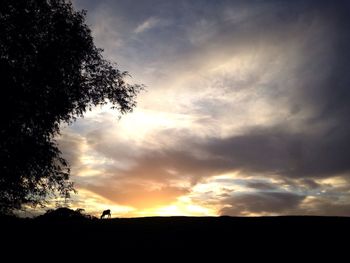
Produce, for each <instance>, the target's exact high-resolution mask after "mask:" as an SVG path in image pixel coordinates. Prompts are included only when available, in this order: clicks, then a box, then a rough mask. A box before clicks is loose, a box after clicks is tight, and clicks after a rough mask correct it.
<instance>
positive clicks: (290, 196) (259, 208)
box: [220, 192, 305, 216]
mask: <svg viewBox="0 0 350 263" xmlns="http://www.w3.org/2000/svg"><path fill="white" fill-rule="evenodd" d="M304 198H305V196H301V195H297V194H294V193H282V192H257V193H244V194H237V195H234V196H232V197H230V198H228V199H226V200H224V202H223V203H224V204H226V205H230V207H224V208H223V209H222V210H221V211H220V214H221V215H231V216H242V215H249V214H252V213H255V214H260V213H278V214H289V213H293V209H297V208H298V206H299V204H300V203H301V202H302V201H303V200H304Z"/></svg>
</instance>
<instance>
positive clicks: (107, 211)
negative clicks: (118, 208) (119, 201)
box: [101, 209, 111, 219]
mask: <svg viewBox="0 0 350 263" xmlns="http://www.w3.org/2000/svg"><path fill="white" fill-rule="evenodd" d="M105 216H107V217H108V218H111V210H109V209H108V210H104V211H103V212H102V215H101V219H102V218H104V217H105Z"/></svg>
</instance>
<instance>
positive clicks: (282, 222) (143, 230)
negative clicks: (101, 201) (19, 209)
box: [0, 216, 350, 262]
mask: <svg viewBox="0 0 350 263" xmlns="http://www.w3.org/2000/svg"><path fill="white" fill-rule="evenodd" d="M0 223H1V224H0V231H1V240H2V245H1V248H2V249H4V251H6V250H7V249H13V248H16V250H17V251H21V250H22V249H23V248H25V249H27V250H29V251H37V250H38V249H39V250H40V251H41V250H50V251H56V253H57V251H61V252H63V251H66V250H72V249H73V251H75V249H77V248H78V247H84V251H83V254H84V253H85V256H86V255H88V254H86V253H90V252H92V250H93V251H95V250H96V249H97V250H98V251H101V250H102V251H111V250H112V251H114V252H113V253H120V252H125V251H134V252H135V253H136V255H137V254H138V253H141V252H140V251H142V249H146V250H147V251H148V253H152V251H153V252H154V253H158V252H163V253H164V252H167V253H168V254H169V253H171V255H172V257H176V256H178V253H182V252H185V251H187V252H189V251H190V252H191V253H192V254H193V252H195V253H199V255H203V253H204V255H205V253H210V252H212V251H218V250H219V251H220V252H219V253H220V254H218V256H220V255H221V256H222V255H230V254H232V256H233V255H238V254H240V256H242V254H244V256H245V257H246V258H250V257H255V256H257V255H260V256H261V257H266V256H268V255H275V254H276V253H277V252H278V253H282V254H283V255H284V257H286V258H285V259H286V260H287V258H290V257H293V256H295V255H296V253H297V255H299V254H300V255H301V254H302V255H306V254H308V255H310V254H311V255H312V254H315V255H316V254H317V255H322V254H324V256H326V255H327V256H331V257H332V258H333V260H332V262H338V260H335V261H334V259H335V257H338V256H340V255H341V254H342V253H344V254H346V253H347V252H348V251H349V238H350V218H347V217H306V216H305V217H303V216H294V217H255V218H254V217H246V218H242V217H148V218H130V219H121V218H116V219H103V220H98V219H95V220H89V219H85V220H81V219H79V220H73V219H72V220H48V219H45V220H40V219H15V218H12V219H11V218H3V219H1V220H0ZM213 249H214V250H213ZM79 253H82V252H81V251H80V252H79ZM138 256H140V255H138ZM347 257H348V256H347ZM342 261H343V260H342ZM241 262H242V261H241ZM244 262H245V261H244ZM281 262H285V260H283V261H281ZM344 262H349V261H347V259H346V260H345V261H344Z"/></svg>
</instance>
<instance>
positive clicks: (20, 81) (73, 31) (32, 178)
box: [0, 0, 142, 212]
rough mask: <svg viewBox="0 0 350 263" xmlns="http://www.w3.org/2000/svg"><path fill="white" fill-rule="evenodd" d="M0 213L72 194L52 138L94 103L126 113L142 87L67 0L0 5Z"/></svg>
mask: <svg viewBox="0 0 350 263" xmlns="http://www.w3.org/2000/svg"><path fill="white" fill-rule="evenodd" d="M0 72H1V75H0V76H1V82H0V83H1V94H2V95H1V97H2V101H3V103H2V104H1V112H2V120H1V127H2V128H1V131H0V212H8V211H12V210H13V209H18V208H21V206H22V205H23V204H32V205H36V204H42V203H43V202H44V200H45V199H46V198H47V196H48V195H50V194H52V193H54V192H58V193H59V194H60V195H62V196H69V193H70V192H71V191H72V190H73V185H72V182H71V181H70V179H69V166H68V164H67V162H66V161H65V160H64V159H63V158H62V157H61V155H60V151H59V149H58V147H57V144H56V141H55V139H54V138H55V136H56V135H57V134H58V133H59V129H60V124H61V123H63V122H65V123H71V122H72V121H74V120H75V118H77V117H79V116H82V115H83V114H84V113H85V112H86V111H87V110H89V109H91V108H92V107H93V106H96V105H103V104H106V103H107V102H110V103H112V105H113V108H115V109H117V110H119V111H120V112H121V113H126V112H130V111H131V110H132V109H133V107H134V106H135V97H136V95H137V93H138V92H139V91H140V89H142V86H141V85H130V84H128V83H126V81H125V77H126V76H127V75H128V73H127V72H122V71H119V70H118V69H117V68H116V66H115V65H114V64H112V63H110V62H109V61H107V60H105V59H104V58H103V56H102V50H101V49H99V48H97V47H96V46H95V45H94V42H93V38H92V36H91V31H90V29H89V27H88V26H87V25H86V23H85V11H75V10H74V9H73V7H72V4H71V3H70V2H67V1H65V0H16V1H13V0H2V1H1V2H0Z"/></svg>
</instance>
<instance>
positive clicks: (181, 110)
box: [60, 0, 350, 215]
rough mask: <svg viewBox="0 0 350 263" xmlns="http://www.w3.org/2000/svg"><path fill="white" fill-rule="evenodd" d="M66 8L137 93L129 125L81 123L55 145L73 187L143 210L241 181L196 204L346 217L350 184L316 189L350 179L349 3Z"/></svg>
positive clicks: (232, 210) (126, 119)
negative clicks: (80, 11)
mask: <svg viewBox="0 0 350 263" xmlns="http://www.w3.org/2000/svg"><path fill="white" fill-rule="evenodd" d="M76 4H79V5H81V6H84V5H86V6H87V9H88V11H89V13H88V14H90V18H89V19H90V20H89V21H90V22H91V23H92V25H93V31H94V34H95V38H96V40H97V41H98V43H99V46H101V47H106V51H107V52H106V53H107V54H108V57H109V58H111V59H115V60H116V61H117V62H119V63H121V64H122V65H123V68H126V69H128V70H130V71H131V73H132V74H133V75H134V76H135V79H137V80H140V82H143V83H145V84H147V85H148V88H147V89H148V92H147V93H145V94H141V96H140V97H139V102H140V103H139V107H138V108H137V109H136V111H135V113H133V114H131V115H128V116H123V118H122V120H121V121H119V122H118V123H115V122H113V121H112V118H111V116H112V115H111V114H110V113H105V114H95V115H91V116H90V117H87V118H85V119H84V121H82V120H81V121H78V123H76V124H74V125H73V127H71V128H70V130H69V132H68V133H67V134H66V136H64V137H63V138H62V140H61V141H60V145H61V147H62V151H63V152H64V153H66V155H65V156H67V158H68V159H69V160H71V163H72V166H73V168H74V169H75V171H76V172H77V173H76V174H77V177H76V180H77V184H78V185H79V187H82V188H83V187H85V188H86V189H90V191H92V192H96V193H98V194H99V195H101V196H105V197H106V198H108V199H109V200H113V202H122V203H123V204H125V205H131V204H132V205H134V206H137V207H139V208H140V209H143V208H145V207H146V203H147V204H148V205H151V203H152V202H153V203H155V204H160V203H161V204H162V205H163V204H165V203H166V202H172V201H174V200H176V199H177V198H178V197H181V196H184V195H187V196H188V195H189V194H193V191H194V190H193V189H195V188H196V186H200V185H203V184H204V182H205V181H206V180H210V179H212V178H215V176H218V175H224V174H230V173H238V174H239V175H240V176H241V177H242V178H245V180H248V179H249V181H245V182H244V183H239V182H238V181H232V178H231V179H230V180H231V181H230V182H229V181H225V182H224V181H221V182H219V181H217V182H216V183H215V185H216V186H215V187H217V188H218V189H220V187H227V185H226V184H230V183H232V187H231V188H230V187H229V189H228V190H227V189H226V190H227V191H226V190H225V191H224V192H225V193H224V194H225V196H226V197H227V195H229V196H230V197H229V198H226V199H224V200H223V199H222V198H223V197H224V195H220V194H218V193H219V192H220V191H219V190H217V191H216V190H215V191H214V190H213V191H212V193H211V194H207V195H204V194H203V198H204V196H205V198H207V199H208V202H211V203H216V204H220V205H223V206H225V205H228V207H226V208H223V210H221V211H224V212H227V213H229V214H236V215H245V214H268V213H272V214H285V213H291V212H295V213H297V212H299V213H312V214H347V212H344V213H342V212H341V209H344V211H347V205H348V203H349V202H347V201H346V200H348V199H349V197H348V196H347V192H348V188H347V186H348V185H349V182H348V181H346V180H345V179H344V180H345V182H344V185H343V186H342V187H341V188H339V187H336V186H335V185H334V184H330V183H325V180H330V179H334V178H337V177H341V178H349V174H350V164H349V163H350V162H349V160H348V159H349V158H348V156H350V147H349V145H350V120H349V116H350V104H349V101H350V89H349V88H348V87H349V86H350V78H349V76H348V69H349V68H350V62H349V61H350V52H349V50H348V43H349V42H350V32H349V28H350V19H349V16H348V11H349V4H348V3H347V2H346V1H338V2H337V3H336V4H334V3H331V2H329V1H318V2H317V3H314V2H312V1H293V2H283V1H282V2H281V1H258V2H257V1H254V2H249V3H248V2H247V1H228V2H227V1H215V3H214V2H210V1H209V2H208V1H206V2H203V1H175V2H174V1H141V2H138V3H137V4H135V3H134V2H132V1H101V2H96V1H84V2H82V1H78V0H77V1H76ZM167 21H172V23H170V22H169V23H167ZM164 24H166V25H167V26H164ZM155 28H156V29H157V30H152V29H155ZM141 40H142V41H141ZM261 178H263V179H273V180H275V181H274V182H273V183H272V182H270V181H269V180H261ZM242 180H243V179H242ZM155 186H157V187H158V188H153V187H155ZM234 188H235V189H236V191H234V190H233V189H234ZM133 189H134V190H133ZM238 189H239V190H240V191H241V192H239V193H238ZM286 189H287V190H286ZM230 191H233V192H235V195H233V196H232V193H231V192H230ZM285 191H288V192H285ZM119 193H121V194H119ZM221 194H223V193H221ZM318 195H319V196H318ZM128 196H129V197H130V198H129V200H128ZM138 196H149V197H150V198H149V200H148V201H147V202H146V201H145V202H144V203H142V204H141V203H138V201H137V197H138ZM231 196H232V197H231ZM331 196H333V197H334V196H336V197H337V198H338V199H336V198H333V197H331ZM215 198H217V199H215ZM313 198H314V199H313ZM342 198H344V199H345V200H340V199H342ZM158 199H159V201H157V200H158ZM199 199H200V200H202V201H203V199H201V198H198V200H199ZM151 200H152V201H151ZM161 200H166V202H165V201H164V202H163V201H161ZM339 200H340V201H339ZM128 202H129V204H128ZM139 202H142V201H141V200H140V201H139ZM332 204H334V207H335V208H334V209H333V210H332ZM229 205H231V206H232V207H229ZM141 207H142V208H141Z"/></svg>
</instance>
